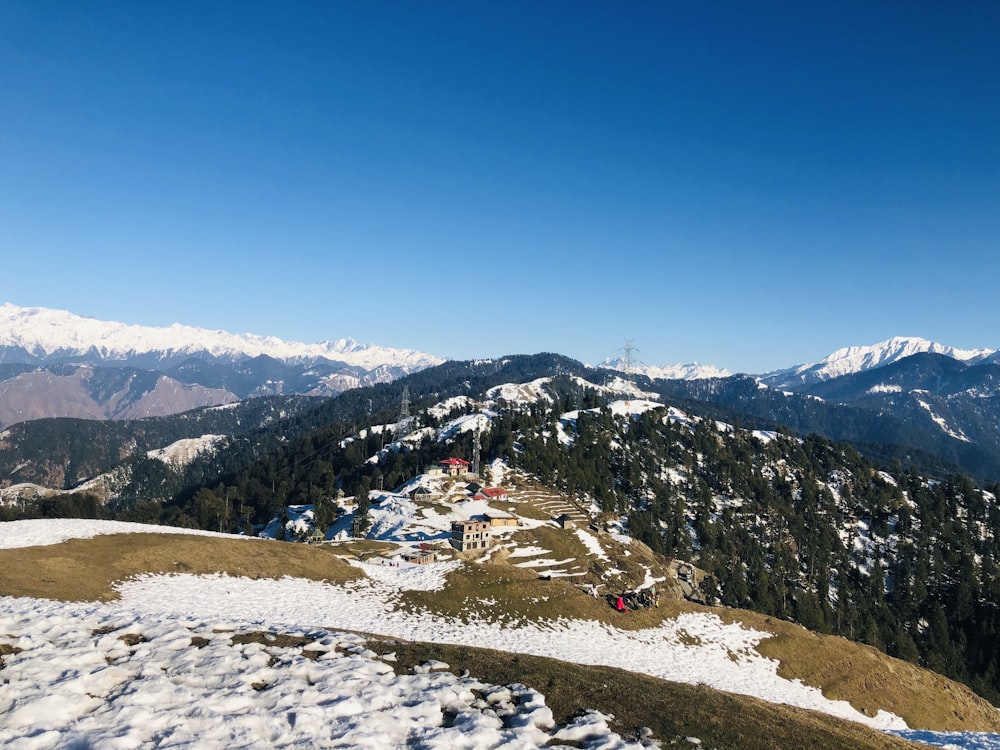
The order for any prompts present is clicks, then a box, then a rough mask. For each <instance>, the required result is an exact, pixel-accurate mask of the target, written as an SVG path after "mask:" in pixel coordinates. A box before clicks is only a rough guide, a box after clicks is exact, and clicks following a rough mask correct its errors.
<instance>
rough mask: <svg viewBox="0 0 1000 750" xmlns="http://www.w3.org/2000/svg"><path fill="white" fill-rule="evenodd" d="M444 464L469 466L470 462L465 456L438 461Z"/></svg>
mask: <svg viewBox="0 0 1000 750" xmlns="http://www.w3.org/2000/svg"><path fill="white" fill-rule="evenodd" d="M438 463H439V464H441V465H442V466H468V465H469V462H468V461H466V460H465V459H464V458H446V459H444V460H443V461H438Z"/></svg>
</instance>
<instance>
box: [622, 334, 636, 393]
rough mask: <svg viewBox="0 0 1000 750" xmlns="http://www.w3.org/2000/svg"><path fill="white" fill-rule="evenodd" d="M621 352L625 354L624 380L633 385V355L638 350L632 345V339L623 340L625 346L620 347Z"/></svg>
mask: <svg viewBox="0 0 1000 750" xmlns="http://www.w3.org/2000/svg"><path fill="white" fill-rule="evenodd" d="M622 350H623V351H624V352H625V380H627V381H628V382H629V383H632V384H633V385H635V382H634V381H635V373H634V372H633V367H634V365H635V358H634V356H633V355H634V354H635V353H636V352H637V351H639V350H638V349H637V348H636V346H635V344H633V343H632V339H625V346H623V347H622Z"/></svg>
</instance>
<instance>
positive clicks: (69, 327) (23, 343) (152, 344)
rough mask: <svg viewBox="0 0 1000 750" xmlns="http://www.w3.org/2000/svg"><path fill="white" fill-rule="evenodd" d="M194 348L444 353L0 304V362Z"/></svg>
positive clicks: (169, 358)
mask: <svg viewBox="0 0 1000 750" xmlns="http://www.w3.org/2000/svg"><path fill="white" fill-rule="evenodd" d="M195 355H209V356H210V357H211V358H213V359H216V360H220V361H226V362H240V361H244V360H248V359H252V358H254V357H261V356H264V357H270V358H272V359H276V360H279V361H282V362H289V363H292V362H294V363H302V362H306V361H316V360H329V361H333V362H341V363H344V364H347V365H351V366H354V367H360V368H363V369H365V370H374V369H376V368H378V367H382V366H390V367H392V368H396V369H398V370H401V371H402V372H405V373H409V372H414V371H416V370H421V369H424V368H425V367H431V366H433V365H437V364H440V363H441V362H443V361H444V360H443V359H441V358H440V357H435V356H434V355H432V354H427V353H424V352H418V351H413V350H409V349H391V348H388V347H382V346H376V345H374V344H368V345H362V344H359V343H358V342H356V341H355V340H354V339H351V338H343V339H339V340H337V341H321V342H318V343H315V344H303V343H297V342H289V341H283V340H282V339H279V338H276V337H274V336H258V335H254V334H232V333H227V332H226V331H212V330H207V329H204V328H194V327H191V326H184V325H179V324H177V323H175V324H174V325H172V326H169V327H165V328H164V327H159V328H158V327H151V326H138V325H126V324H125V323H116V322H112V321H102V320H94V319H93V318H84V317H81V316H79V315H74V314H73V313H71V312H67V311H64V310H50V309H47V308H43V307H18V306H16V305H11V304H9V303H5V304H3V305H0V362H7V363H12V362H16V363H28V364H42V363H46V362H52V361H67V360H71V361H79V360H81V359H82V360H85V361H88V362H91V363H95V364H96V363H107V362H115V363H126V362H127V363H130V364H132V365H133V366H139V367H149V366H151V365H153V364H155V365H156V366H158V367H168V366H171V365H174V364H177V363H179V362H182V361H183V360H185V359H188V358H190V357H192V356H195Z"/></svg>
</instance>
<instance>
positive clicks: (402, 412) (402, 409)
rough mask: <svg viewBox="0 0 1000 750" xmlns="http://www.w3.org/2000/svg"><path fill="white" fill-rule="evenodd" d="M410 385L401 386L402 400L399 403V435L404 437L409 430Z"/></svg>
mask: <svg viewBox="0 0 1000 750" xmlns="http://www.w3.org/2000/svg"><path fill="white" fill-rule="evenodd" d="M410 419H411V417H410V386H408V385H404V386H403V397H402V402H401V403H400V405H399V422H398V427H399V437H405V436H406V435H408V434H409V432H410Z"/></svg>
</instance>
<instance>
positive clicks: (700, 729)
mask: <svg viewBox="0 0 1000 750" xmlns="http://www.w3.org/2000/svg"><path fill="white" fill-rule="evenodd" d="M545 533H548V532H547V531H546V532H545ZM549 541H551V540H549ZM384 546H387V545H381V544H377V543H359V544H358V543H355V544H348V545H343V546H341V547H340V548H337V547H329V546H320V547H313V546H307V545H298V544H286V543H280V542H267V541H254V540H235V539H234V540H228V539H219V538H212V537H196V536H186V535H159V534H135V535H113V536H100V537H95V538H94V539H77V540H71V541H69V542H65V543H62V544H58V545H51V546H47V547H32V548H26V549H15V550H0V594H5V595H13V596H33V597H43V598H52V599H61V600H67V601H83V600H109V599H112V598H114V591H113V589H112V584H113V583H114V582H115V581H118V580H123V579H126V578H128V577H130V576H134V575H138V574H141V573H173V572H186V573H220V572H221V573H228V574H230V575H244V576H250V577H258V578H279V577H281V576H284V575H291V576H297V577H302V578H309V579H313V580H326V581H330V582H333V583H337V582H343V581H346V580H348V579H351V578H354V577H357V576H358V575H359V573H358V571H357V569H355V568H352V567H351V566H349V565H348V564H347V563H345V562H343V561H342V560H341V559H339V558H338V557H337V555H338V554H345V553H346V552H348V551H349V550H350V551H351V552H352V553H353V554H359V555H364V554H370V553H371V552H374V551H376V550H377V548H381V547H384ZM632 550H633V551H632V555H630V557H634V558H635V559H637V560H641V559H643V556H641V555H639V551H638V550H637V549H636V548H635V547H634V545H633V547H632ZM568 551H569V550H566V552H568ZM557 553H559V555H560V556H561V554H563V551H562V550H557ZM500 557H501V559H499V560H498V561H497V562H495V563H493V564H487V565H471V564H470V565H465V566H462V568H460V569H459V570H458V571H455V572H453V573H452V574H451V576H450V579H449V585H448V587H446V588H445V589H444V590H443V591H438V592H408V594H407V595H406V598H405V600H406V603H407V604H406V606H409V607H412V608H414V609H417V610H419V609H427V610H430V611H435V612H438V613H440V614H443V615H446V616H454V617H462V616H464V613H465V612H466V610H467V609H468V608H470V607H473V606H474V607H475V608H476V609H478V610H480V611H481V612H483V614H488V615H491V616H492V617H495V618H496V619H497V620H501V621H503V620H506V621H508V622H514V621H517V620H520V619H532V620H535V619H550V618H553V617H554V616H556V615H561V616H564V617H582V618H590V619H597V620H602V621H606V622H610V623H613V624H615V625H617V626H619V627H629V628H637V627H648V626H653V625H655V624H657V623H658V622H660V621H661V620H662V619H664V618H666V617H671V616H675V615H676V614H677V613H678V612H681V611H693V610H699V609H702V610H703V609H704V608H698V607H696V606H695V605H692V604H689V603H687V602H682V601H677V600H668V601H664V603H663V606H662V607H661V608H660V609H658V610H646V611H641V612H636V613H633V614H631V615H629V616H628V617H627V618H623V617H622V616H620V615H618V614H617V613H615V612H614V611H612V610H611V609H610V608H609V607H608V606H607V605H606V604H605V603H604V602H603V600H595V599H593V598H591V597H589V596H587V595H586V594H584V593H583V592H582V591H581V590H580V589H579V588H578V587H577V586H576V585H574V584H573V583H571V582H569V581H568V580H566V579H559V578H556V579H553V580H551V581H546V580H539V579H538V577H537V575H538V571H533V570H530V569H525V568H518V567H514V566H511V565H510V564H508V563H506V562H504V561H503V560H502V556H500ZM482 600H486V602H487V603H484V602H483V601H482ZM494 600H495V602H496V603H495V604H490V603H488V602H491V601H494ZM711 611H715V612H717V613H719V614H720V615H721V616H723V617H724V618H726V619H729V620H738V621H741V622H745V623H746V624H747V625H748V626H750V627H754V628H759V629H761V630H766V631H769V632H773V633H775V637H774V638H772V639H769V640H768V641H765V642H764V643H763V644H762V645H761V648H760V650H761V651H762V652H763V653H764V654H765V655H767V656H770V657H772V658H775V659H778V660H780V661H781V663H782V667H781V673H782V674H783V675H784V676H787V677H799V678H801V679H803V681H804V682H806V683H808V684H813V685H817V686H818V687H821V688H822V689H823V690H824V693H825V694H826V695H827V696H828V697H831V698H842V699H846V700H850V701H851V703H852V704H853V705H854V706H855V707H856V708H858V709H859V710H862V711H865V712H868V713H874V711H876V710H877V709H879V708H884V709H886V710H889V711H893V712H894V713H897V714H899V715H901V716H903V718H904V719H906V720H907V722H908V723H909V724H910V725H911V726H919V727H924V728H929V729H959V728H961V729H967V730H969V729H975V730H981V731H1000V718H998V715H1000V712H998V711H997V710H996V709H995V708H993V707H992V706H990V705H989V704H988V703H986V702H985V701H982V700H981V699H980V698H978V697H977V696H975V695H974V694H973V693H971V691H969V690H967V689H966V688H964V687H962V686H960V685H957V684H956V683H953V682H950V681H948V680H946V679H944V678H942V677H940V676H938V675H934V674H932V673H930V672H927V671H925V670H920V669H917V668H916V667H913V666H912V665H909V664H905V663H903V662H899V661H896V660H891V659H889V657H886V656H885V655H884V654H881V653H879V652H877V651H874V650H873V649H870V648H868V647H865V646H861V645H859V644H855V643H851V642H848V641H845V640H843V639H840V638H831V637H828V636H818V635H815V634H812V633H809V632H808V631H805V630H803V629H801V628H798V627H796V626H793V625H790V624H788V623H784V622H780V621H775V620H773V619H770V618H766V617H763V616H761V615H757V614H755V613H751V612H742V611H736V610H723V609H716V610H711ZM399 648H400V646H394V647H393V649H397V650H398V649H399ZM406 648H407V649H413V651H412V653H413V657H412V659H415V660H419V659H420V658H431V657H429V656H425V657H421V656H420V655H421V654H431V653H433V654H434V656H433V658H439V659H442V660H443V661H447V662H449V663H450V664H452V666H453V667H455V668H468V669H469V670H470V671H471V672H472V673H473V674H474V675H476V676H477V677H479V678H480V679H483V680H487V681H490V682H496V683H501V684H506V683H509V682H524V683H526V684H529V685H531V686H532V687H535V688H537V689H539V690H540V691H541V692H543V693H544V694H545V695H546V696H548V697H549V701H550V705H552V706H553V707H554V708H555V707H556V706H557V704H558V706H559V708H558V710H557V713H558V712H559V711H562V712H563V713H564V714H566V713H567V712H568V713H572V712H573V711H575V710H577V709H579V708H582V707H584V705H586V706H587V707H591V708H597V709H599V710H601V711H602V712H605V713H611V714H615V715H616V716H618V717H619V725H618V727H617V728H619V729H620V730H621V731H626V730H628V729H629V728H634V727H638V726H649V727H650V728H652V729H653V730H654V732H655V733H656V736H658V737H671V736H674V735H675V734H677V735H688V734H690V735H693V736H700V737H702V738H703V739H705V740H706V741H709V742H710V745H711V744H714V745H716V746H718V747H751V748H752V747H762V748H763V747H771V748H784V747H789V748H791V747H817V748H827V747H829V748H836V747H845V748H846V747H894V746H899V745H894V744H892V743H893V742H895V740H893V739H892V738H887V737H886V736H884V735H881V734H878V733H870V734H871V740H870V741H869V740H863V739H862V735H867V734H869V732H868V730H866V729H864V728H863V727H859V726H856V725H854V724H851V723H844V722H840V721H838V720H835V719H832V718H829V717H825V716H820V715H818V714H815V713H812V712H807V711H801V710H797V709H790V708H787V707H781V706H774V705H771V704H767V703H763V702H761V701H754V700H753V699H749V698H742V697H739V696H732V695H728V694H725V693H720V692H718V691H713V690H710V689H708V688H702V687H690V686H684V685H677V684H674V683H669V682H665V681H662V680H655V679H653V678H648V677H644V676H640V675H634V674H630V673H627V672H622V671H619V670H613V669H607V668H593V667H582V666H578V665H570V664H565V663H562V662H558V661H555V660H550V659H541V658H536V657H527V656H512V655H510V654H503V655H501V654H496V653H495V652H488V651H485V650H481V649H474V648H471V647H451V648H448V649H446V648H445V647H440V646H430V645H420V644H409V645H407V646H406ZM421 649H423V650H421ZM390 650H392V649H390ZM405 663H407V664H413V663H416V662H415V661H413V660H411V661H407V662H405ZM609 680H610V682H609ZM605 686H606V687H605ZM563 687H565V690H563ZM574 696H576V697H574ZM574 701H575V702H574ZM578 704H579V705H578ZM807 737H808V738H810V739H809V740H808V741H803V740H804V738H807ZM792 738H797V739H795V740H794V741H793V739H792ZM887 743H888V744H887Z"/></svg>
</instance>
